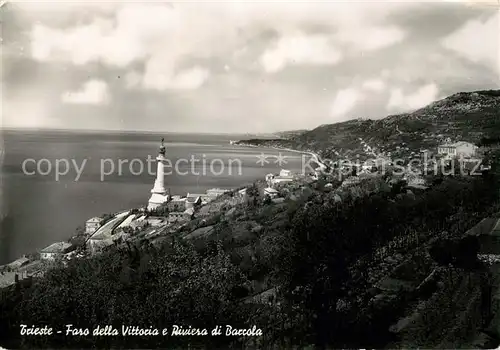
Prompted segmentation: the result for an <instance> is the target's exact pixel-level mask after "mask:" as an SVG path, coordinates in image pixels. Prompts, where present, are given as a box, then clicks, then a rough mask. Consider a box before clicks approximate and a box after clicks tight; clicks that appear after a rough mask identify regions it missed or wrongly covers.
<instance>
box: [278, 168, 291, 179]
mask: <svg viewBox="0 0 500 350" xmlns="http://www.w3.org/2000/svg"><path fill="white" fill-rule="evenodd" d="M280 176H285V177H286V176H292V172H291V170H286V169H281V171H280Z"/></svg>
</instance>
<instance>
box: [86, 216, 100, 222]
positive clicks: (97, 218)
mask: <svg viewBox="0 0 500 350" xmlns="http://www.w3.org/2000/svg"><path fill="white" fill-rule="evenodd" d="M101 220H102V219H101V218H99V217H97V216H94V217H93V218H90V219H88V220H87V221H86V222H101Z"/></svg>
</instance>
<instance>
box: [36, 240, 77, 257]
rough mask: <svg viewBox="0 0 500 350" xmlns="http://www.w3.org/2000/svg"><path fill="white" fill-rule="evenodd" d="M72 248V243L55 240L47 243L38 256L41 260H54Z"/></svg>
mask: <svg viewBox="0 0 500 350" xmlns="http://www.w3.org/2000/svg"><path fill="white" fill-rule="evenodd" d="M72 248H73V245H72V244H71V243H68V242H57V243H54V244H51V245H49V246H48V247H47V248H44V249H42V251H41V252H40V258H41V259H42V260H52V261H53V260H55V259H56V258H58V257H62V256H63V255H64V254H66V253H68V252H69V251H70V250H71V249H72Z"/></svg>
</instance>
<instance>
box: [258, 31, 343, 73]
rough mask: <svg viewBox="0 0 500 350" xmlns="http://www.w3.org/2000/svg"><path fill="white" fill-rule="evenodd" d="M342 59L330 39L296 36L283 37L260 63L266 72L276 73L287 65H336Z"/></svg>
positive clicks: (316, 36)
mask: <svg viewBox="0 0 500 350" xmlns="http://www.w3.org/2000/svg"><path fill="white" fill-rule="evenodd" d="M341 58H342V55H341V53H340V52H339V51H338V50H337V49H335V48H334V47H333V46H332V45H331V43H330V41H329V39H328V37H326V36H324V35H309V36H306V35H304V34H296V35H293V36H288V37H282V38H280V39H279V40H278V42H277V43H275V44H274V45H273V46H272V47H271V48H269V49H267V50H266V51H265V52H264V53H263V55H262V56H261V59H260V62H261V64H262V66H263V67H264V69H265V70H266V72H269V73H274V72H277V71H279V70H281V69H283V68H285V67H286V66H287V65H302V64H311V65H326V64H336V63H338V62H339V61H340V60H341Z"/></svg>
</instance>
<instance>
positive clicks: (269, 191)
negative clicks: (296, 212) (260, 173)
mask: <svg viewBox="0 0 500 350" xmlns="http://www.w3.org/2000/svg"><path fill="white" fill-rule="evenodd" d="M264 196H269V197H271V198H276V197H278V191H277V190H275V189H274V188H271V187H267V188H265V189H264Z"/></svg>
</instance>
